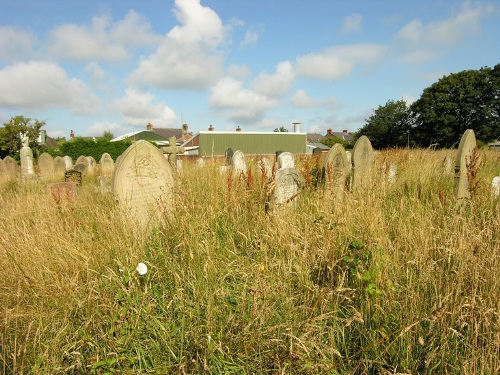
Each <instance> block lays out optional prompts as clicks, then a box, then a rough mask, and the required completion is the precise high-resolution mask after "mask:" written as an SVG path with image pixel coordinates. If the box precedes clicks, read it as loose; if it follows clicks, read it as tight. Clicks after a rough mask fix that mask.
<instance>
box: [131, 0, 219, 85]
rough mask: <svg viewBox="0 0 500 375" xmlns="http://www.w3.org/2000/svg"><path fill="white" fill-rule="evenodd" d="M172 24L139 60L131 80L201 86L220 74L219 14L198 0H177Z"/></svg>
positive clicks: (137, 82) (211, 81) (209, 83)
mask: <svg viewBox="0 0 500 375" xmlns="http://www.w3.org/2000/svg"><path fill="white" fill-rule="evenodd" d="M175 3H176V6H175V8H174V14H175V16H176V18H177V20H178V21H179V22H180V23H181V24H182V25H178V26H175V27H174V28H173V29H172V30H170V32H169V33H168V34H167V36H166V37H165V38H164V39H163V41H162V43H161V45H160V46H159V47H158V49H157V50H156V51H155V52H154V53H153V54H151V55H150V56H149V57H147V58H146V59H144V60H142V61H141V62H140V64H139V66H138V68H137V69H136V70H135V71H134V72H133V73H132V75H131V82H133V83H136V84H146V85H151V86H155V87H160V88H186V89H196V90H202V89H205V88H207V87H208V86H210V85H211V84H213V83H214V82H216V80H217V79H218V78H219V77H220V75H221V74H222V56H221V55H220V53H219V52H218V51H217V48H218V47H220V46H221V44H222V43H223V42H224V36H225V32H224V31H225V29H224V27H223V25H222V21H221V20H220V18H219V16H218V15H217V14H216V13H215V12H214V11H213V10H212V9H210V8H208V7H203V6H201V5H200V1H199V0H176V2H175Z"/></svg>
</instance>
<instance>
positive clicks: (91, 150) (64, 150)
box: [45, 137, 131, 161]
mask: <svg viewBox="0 0 500 375" xmlns="http://www.w3.org/2000/svg"><path fill="white" fill-rule="evenodd" d="M130 145H131V142H130V141H117V142H110V141H109V140H108V139H106V138H99V139H97V140H95V141H94V140H93V139H88V138H80V137H77V138H75V139H73V140H71V141H69V142H63V143H62V144H61V145H60V146H59V148H58V149H55V150H54V149H45V152H47V153H49V154H51V155H52V156H65V155H68V156H70V157H71V158H72V159H73V160H76V159H77V158H78V157H79V156H81V155H84V156H92V157H93V158H94V159H95V160H97V161H99V160H100V159H101V156H102V154H104V153H105V152H107V153H108V154H109V155H111V157H112V158H113V160H116V159H117V158H118V156H120V155H121V154H122V153H123V152H124V151H125V150H126V149H127V147H129V146H130Z"/></svg>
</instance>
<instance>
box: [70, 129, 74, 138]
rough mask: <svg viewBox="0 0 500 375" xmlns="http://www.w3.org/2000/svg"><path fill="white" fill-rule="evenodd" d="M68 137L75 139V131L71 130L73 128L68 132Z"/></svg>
mask: <svg viewBox="0 0 500 375" xmlns="http://www.w3.org/2000/svg"><path fill="white" fill-rule="evenodd" d="M69 137H70V138H71V139H72V140H73V139H75V133H74V132H73V130H72V131H71V132H70V133H69Z"/></svg>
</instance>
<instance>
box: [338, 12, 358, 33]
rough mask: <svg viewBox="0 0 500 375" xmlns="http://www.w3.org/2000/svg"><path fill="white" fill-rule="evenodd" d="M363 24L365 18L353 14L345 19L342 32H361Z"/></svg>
mask: <svg viewBox="0 0 500 375" xmlns="http://www.w3.org/2000/svg"><path fill="white" fill-rule="evenodd" d="M362 22H363V16H361V14H358V13H353V14H351V15H349V16H347V17H346V18H345V19H344V24H343V25H342V32H343V33H345V34H347V33H354V32H359V31H361V24H362Z"/></svg>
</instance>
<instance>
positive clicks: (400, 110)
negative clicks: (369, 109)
mask: <svg viewBox="0 0 500 375" xmlns="http://www.w3.org/2000/svg"><path fill="white" fill-rule="evenodd" d="M365 121H366V123H365V125H364V126H363V127H362V128H361V129H359V131H357V132H356V136H355V138H356V139H357V138H359V137H361V136H362V135H366V136H367V137H368V138H369V139H370V142H371V143H372V145H373V147H374V148H377V149H383V148H389V147H405V146H407V145H408V143H409V134H410V132H411V129H412V126H413V117H412V115H411V112H410V108H409V107H408V105H407V104H406V102H405V101H404V100H402V99H401V100H398V101H393V100H389V101H388V102H387V103H386V104H385V105H383V106H382V105H381V106H379V107H378V108H377V109H376V110H374V111H373V114H372V115H371V116H370V117H369V118H368V119H366V120H365Z"/></svg>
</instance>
